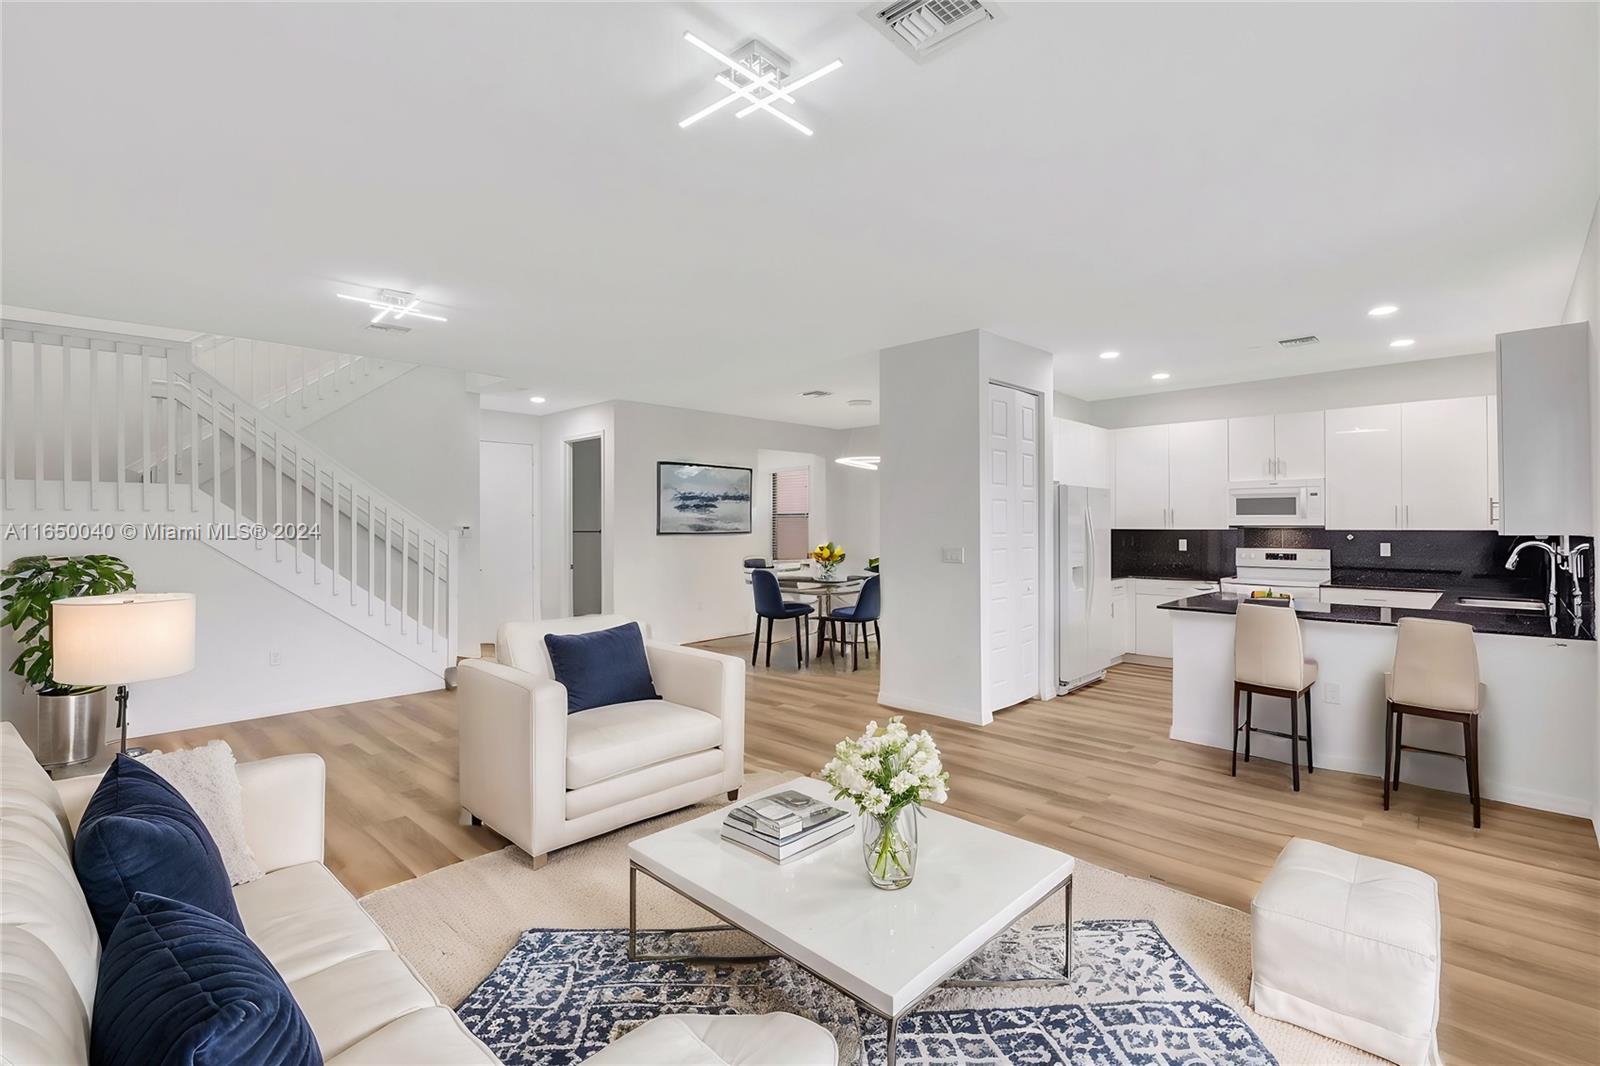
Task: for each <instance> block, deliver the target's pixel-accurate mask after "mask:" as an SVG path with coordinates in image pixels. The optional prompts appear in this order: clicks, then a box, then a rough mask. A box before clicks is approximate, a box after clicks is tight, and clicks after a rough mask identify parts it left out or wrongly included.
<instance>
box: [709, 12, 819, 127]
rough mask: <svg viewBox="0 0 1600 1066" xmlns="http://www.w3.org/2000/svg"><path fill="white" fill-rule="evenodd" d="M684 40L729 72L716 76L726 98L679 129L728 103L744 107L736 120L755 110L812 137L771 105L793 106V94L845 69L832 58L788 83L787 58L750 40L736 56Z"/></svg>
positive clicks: (794, 119)
mask: <svg viewBox="0 0 1600 1066" xmlns="http://www.w3.org/2000/svg"><path fill="white" fill-rule="evenodd" d="M683 39H684V40H686V41H688V42H689V43H690V44H692V45H694V46H695V47H696V48H698V49H700V51H702V52H704V53H705V54H706V55H708V56H710V57H711V58H712V59H715V60H716V61H717V62H718V63H721V64H722V65H723V66H725V67H727V68H728V69H727V70H725V71H723V72H722V73H720V74H718V75H717V76H716V82H717V84H718V85H720V86H722V87H723V88H724V89H726V90H728V95H727V96H724V97H723V98H722V99H720V100H718V101H717V102H716V103H714V104H712V105H710V106H709V107H703V108H701V109H700V110H699V111H696V112H695V113H694V114H692V115H690V116H689V117H688V118H686V119H684V120H683V121H682V122H680V123H678V128H679V129H687V128H688V127H690V126H692V125H694V124H695V123H696V122H699V121H700V120H701V119H703V118H705V117H706V116H707V115H713V114H716V113H717V112H718V111H721V110H722V109H723V108H725V107H727V106H728V105H729V104H733V103H739V102H743V103H744V104H745V105H746V106H745V107H743V108H741V109H740V110H739V111H738V112H736V114H737V116H738V117H739V118H744V117H746V116H748V115H751V114H754V113H755V112H757V111H765V112H766V113H767V114H769V115H771V116H772V117H773V118H775V119H777V120H778V121H780V122H782V123H784V124H785V125H787V126H789V127H790V128H791V129H794V130H798V131H799V132H800V133H803V134H805V135H806V136H807V137H809V136H811V133H812V130H811V127H809V126H807V125H806V124H805V123H803V122H801V121H799V120H798V119H796V118H794V117H793V116H791V115H788V114H786V113H784V112H782V111H779V110H778V109H777V108H776V107H774V106H772V105H773V101H774V100H781V101H783V102H784V103H786V104H792V103H794V91H795V90H796V89H799V88H801V87H802V86H806V85H810V84H811V83H812V82H814V81H817V80H818V79H819V78H825V77H827V76H828V75H829V74H832V73H833V72H834V71H836V70H838V69H839V68H840V67H842V66H844V63H843V61H841V60H838V59H835V60H834V61H833V62H832V63H829V64H827V65H826V66H824V67H822V68H820V69H818V70H814V71H812V72H811V73H810V74H807V75H806V76H805V77H803V78H796V79H794V80H793V81H789V80H788V78H789V59H788V57H787V56H785V55H783V53H781V52H778V51H776V50H775V49H773V48H770V47H768V46H767V45H765V44H762V43H761V42H760V41H755V40H752V41H750V42H749V43H748V44H745V45H744V46H743V47H741V48H740V49H738V51H737V54H736V55H732V56H730V55H724V54H723V53H722V52H720V51H718V50H717V49H715V48H713V47H711V46H710V45H709V44H707V43H706V42H704V41H702V40H701V39H700V38H698V37H696V36H695V35H694V34H692V33H685V34H684V35H683Z"/></svg>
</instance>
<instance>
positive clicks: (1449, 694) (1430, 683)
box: [1383, 618, 1484, 829]
mask: <svg viewBox="0 0 1600 1066" xmlns="http://www.w3.org/2000/svg"><path fill="white" fill-rule="evenodd" d="M1483 693H1484V685H1483V684H1482V683H1480V682H1479V681H1478V648H1477V645H1476V644H1474V643H1473V640H1472V627H1471V626H1469V625H1466V624H1465V623H1463V622H1440V621H1435V620H1433V619H1430V618H1402V619H1401V620H1400V626H1399V635H1398V636H1397V637H1396V638H1395V644H1394V670H1393V672H1391V673H1387V674H1384V675H1383V697H1384V704H1385V708H1386V709H1385V714H1384V723H1383V809H1384V810H1388V809H1389V793H1390V792H1398V791H1399V790H1400V756H1401V754H1402V753H1404V752H1408V751H1421V752H1427V753H1428V754H1429V755H1444V756H1448V757H1449V758H1452V759H1460V760H1461V761H1463V762H1464V763H1466V764H1467V795H1468V796H1469V797H1470V798H1471V800H1472V828H1474V829H1481V828H1482V827H1483V815H1482V796H1481V795H1480V794H1479V791H1478V713H1479V711H1480V710H1482V708H1483ZM1408 714H1415V715H1418V716H1420V717H1423V718H1436V719H1439V720H1441V721H1445V722H1456V723H1458V724H1459V725H1460V726H1461V739H1462V748H1463V752H1462V754H1460V755H1457V754H1456V753H1455V752H1453V751H1440V750H1439V749H1438V748H1418V747H1413V746H1412V745H1410V744H1406V743H1404V742H1403V740H1402V738H1403V737H1404V735H1405V734H1404V728H1405V721H1406V715H1408ZM1391 752H1392V753H1393V762H1392V764H1391V761H1390V759H1391Z"/></svg>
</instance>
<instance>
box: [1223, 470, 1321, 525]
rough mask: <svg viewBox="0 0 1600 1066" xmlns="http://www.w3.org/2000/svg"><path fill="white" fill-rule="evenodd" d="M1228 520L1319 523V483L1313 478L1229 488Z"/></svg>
mask: <svg viewBox="0 0 1600 1066" xmlns="http://www.w3.org/2000/svg"><path fill="white" fill-rule="evenodd" d="M1228 514H1229V517H1228V524H1229V525H1234V526H1320V525H1322V522H1323V511H1322V486H1321V484H1320V483H1313V482H1284V481H1278V482H1266V483H1259V484H1243V485H1232V486H1230V487H1229V489H1228Z"/></svg>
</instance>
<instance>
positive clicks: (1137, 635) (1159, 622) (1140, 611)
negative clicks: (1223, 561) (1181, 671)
mask: <svg viewBox="0 0 1600 1066" xmlns="http://www.w3.org/2000/svg"><path fill="white" fill-rule="evenodd" d="M1215 591H1217V583H1216V582H1215V581H1160V580H1151V579H1149V578H1136V579H1134V581H1133V598H1134V617H1133V622H1134V633H1133V650H1134V652H1135V653H1136V654H1139V655H1153V656H1156V657H1158V658H1162V659H1170V658H1172V612H1171V611H1163V610H1162V609H1161V605H1162V604H1163V603H1171V602H1172V601H1173V600H1181V599H1183V598H1184V597H1185V596H1202V595H1204V594H1206V593H1208V592H1215Z"/></svg>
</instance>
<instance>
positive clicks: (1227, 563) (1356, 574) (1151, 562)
mask: <svg viewBox="0 0 1600 1066" xmlns="http://www.w3.org/2000/svg"><path fill="white" fill-rule="evenodd" d="M1179 539H1184V540H1187V541H1188V551H1183V552H1180V551H1179V550H1178V541H1179ZM1522 539H1524V538H1521V537H1503V536H1501V535H1500V534H1498V533H1494V532H1490V531H1487V530H1485V531H1482V532H1478V531H1442V530H1441V531H1426V530H1399V529H1388V530H1332V529H1308V528H1304V527H1294V526H1291V527H1284V528H1251V529H1189V530H1181V529H1114V530H1112V531H1111V576H1112V577H1113V578H1117V577H1172V578H1197V579H1212V580H1214V579H1216V578H1222V577H1231V576H1232V575H1233V570H1234V567H1233V550H1234V549H1235V548H1328V549H1330V550H1331V552H1332V561H1333V580H1334V582H1335V583H1338V582H1341V581H1344V582H1350V583H1359V584H1369V585H1376V584H1383V583H1385V582H1392V583H1393V584H1395V585H1399V586H1414V587H1440V586H1446V585H1448V586H1460V585H1470V584H1479V583H1492V584H1495V585H1499V586H1504V587H1505V589H1506V591H1507V592H1516V593H1517V594H1520V595H1527V596H1532V597H1536V598H1537V597H1542V596H1543V594H1544V589H1545V584H1546V582H1547V581H1548V577H1547V574H1546V570H1545V559H1544V557H1543V555H1542V553H1540V554H1538V555H1534V554H1532V553H1524V554H1523V556H1522V560H1521V563H1520V565H1519V566H1518V567H1517V569H1516V570H1514V571H1508V570H1506V568H1505V564H1506V558H1507V557H1508V556H1509V555H1510V554H1511V549H1512V547H1513V546H1514V545H1516V544H1517V542H1518V541H1520V540H1522ZM1576 539H1579V540H1583V539H1587V538H1576ZM1383 543H1387V544H1388V545H1389V547H1390V554H1389V555H1388V556H1387V557H1385V556H1382V555H1380V554H1379V545H1380V544H1383ZM1591 571H1592V567H1591ZM1563 580H1565V579H1564V578H1563ZM1592 581H1593V578H1592V577H1591V578H1590V587H1591V589H1592Z"/></svg>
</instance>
